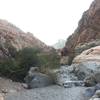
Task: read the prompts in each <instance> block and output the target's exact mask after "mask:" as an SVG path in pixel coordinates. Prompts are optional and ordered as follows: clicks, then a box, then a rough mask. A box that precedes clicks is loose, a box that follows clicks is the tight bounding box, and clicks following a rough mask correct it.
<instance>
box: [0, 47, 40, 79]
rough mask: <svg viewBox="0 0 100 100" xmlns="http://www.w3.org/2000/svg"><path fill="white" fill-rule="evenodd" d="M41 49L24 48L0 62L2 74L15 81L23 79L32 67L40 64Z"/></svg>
mask: <svg viewBox="0 0 100 100" xmlns="http://www.w3.org/2000/svg"><path fill="white" fill-rule="evenodd" d="M38 52H39V51H38V50H36V49H33V48H24V49H22V50H20V51H18V52H17V53H16V56H15V55H14V56H13V58H11V57H10V58H7V59H4V60H2V61H1V62H0V74H1V75H2V76H6V77H9V78H11V79H13V80H15V81H20V80H23V79H24V77H25V76H26V74H27V72H28V70H29V69H30V67H32V66H33V67H35V66H37V65H38V56H37V53H38Z"/></svg>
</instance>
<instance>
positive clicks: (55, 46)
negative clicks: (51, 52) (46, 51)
mask: <svg viewBox="0 0 100 100" xmlns="http://www.w3.org/2000/svg"><path fill="white" fill-rule="evenodd" d="M65 42H66V41H65V40H63V39H60V40H58V42H57V43H56V44H54V45H53V47H54V48H55V49H61V48H63V47H64V46H65Z"/></svg>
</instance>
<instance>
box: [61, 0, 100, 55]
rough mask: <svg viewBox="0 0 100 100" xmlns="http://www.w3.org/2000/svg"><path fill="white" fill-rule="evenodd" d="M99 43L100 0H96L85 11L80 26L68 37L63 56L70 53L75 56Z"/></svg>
mask: <svg viewBox="0 0 100 100" xmlns="http://www.w3.org/2000/svg"><path fill="white" fill-rule="evenodd" d="M97 45H100V0H94V1H93V2H92V4H91V6H90V8H89V9H88V10H87V11H85V12H84V13H83V16H82V19H81V20H80V21H79V25H78V28H77V29H76V30H75V32H74V33H73V34H72V35H71V36H70V37H69V38H68V40H67V42H66V46H65V47H64V49H63V50H62V56H68V55H70V53H71V54H72V53H73V56H75V55H77V54H80V53H81V52H82V51H84V50H86V49H89V48H90V47H94V46H97ZM66 51H67V52H66Z"/></svg>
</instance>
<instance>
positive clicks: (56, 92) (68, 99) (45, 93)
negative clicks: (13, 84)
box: [5, 85, 88, 100]
mask: <svg viewBox="0 0 100 100" xmlns="http://www.w3.org/2000/svg"><path fill="white" fill-rule="evenodd" d="M84 90H85V88H84V87H73V88H63V87H60V86H56V85H55V86H49V87H45V88H37V89H32V90H26V91H21V92H19V93H13V94H9V95H7V96H6V97H5V100H88V99H87V98H85V97H83V95H82V94H83V93H84Z"/></svg>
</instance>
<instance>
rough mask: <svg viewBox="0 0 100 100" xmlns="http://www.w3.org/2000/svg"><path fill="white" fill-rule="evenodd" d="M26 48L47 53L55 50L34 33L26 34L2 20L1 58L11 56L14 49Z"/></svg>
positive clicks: (0, 25)
mask: <svg viewBox="0 0 100 100" xmlns="http://www.w3.org/2000/svg"><path fill="white" fill-rule="evenodd" d="M25 47H34V48H39V49H40V50H41V51H45V52H48V51H51V50H53V49H52V48H51V47H48V46H47V45H45V44H44V43H43V42H41V41H40V40H39V39H37V38H36V37H35V36H33V34H32V33H25V32H23V31H22V30H20V29H19V28H17V27H16V26H14V25H13V24H11V23H9V22H7V21H5V20H0V58H3V57H5V56H6V57H7V56H10V55H11V54H10V52H11V51H12V50H13V49H14V48H15V49H16V50H20V49H22V48H25Z"/></svg>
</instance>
